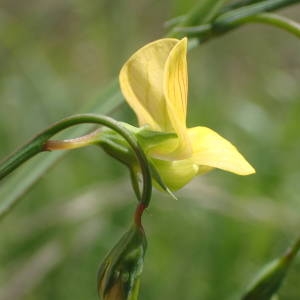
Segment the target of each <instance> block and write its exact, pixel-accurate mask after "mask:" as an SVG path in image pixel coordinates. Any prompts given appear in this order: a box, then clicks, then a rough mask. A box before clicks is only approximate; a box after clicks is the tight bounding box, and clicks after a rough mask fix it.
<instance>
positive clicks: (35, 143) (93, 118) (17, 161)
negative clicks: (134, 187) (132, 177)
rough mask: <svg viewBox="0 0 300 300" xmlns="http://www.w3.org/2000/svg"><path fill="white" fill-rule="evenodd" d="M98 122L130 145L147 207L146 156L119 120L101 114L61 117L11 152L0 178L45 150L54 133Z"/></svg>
mask: <svg viewBox="0 0 300 300" xmlns="http://www.w3.org/2000/svg"><path fill="white" fill-rule="evenodd" d="M87 123H89V124H100V125H103V126H106V127H109V128H111V129H113V130H114V131H116V132H117V133H119V134H120V135H121V136H122V137H123V138H124V139H125V140H126V141H127V142H128V144H129V145H130V146H131V148H132V150H133V151H134V153H135V155H136V157H137V160H138V162H139V164H140V167H141V173H142V177H143V190H142V196H141V202H142V203H143V204H144V205H145V206H146V207H147V206H148V205H149V202H150V199H151V192H152V181H151V173H150V168H149V164H148V161H147V158H146V156H145V154H144V152H143V150H142V149H141V147H140V146H139V144H138V142H137V140H136V138H135V137H134V135H133V134H132V133H131V132H130V131H128V130H127V129H126V128H124V127H123V126H122V125H121V124H120V123H119V122H117V121H115V120H114V119H112V118H110V117H106V116H101V115H94V114H80V115H74V116H71V117H69V118H66V119H63V120H61V121H59V122H57V123H55V124H54V125H52V126H50V127H49V128H47V129H46V130H44V131H43V132H41V133H40V134H38V135H37V136H36V137H35V138H33V139H32V140H31V141H30V142H28V143H27V144H26V145H24V146H23V147H22V148H21V149H19V150H18V151H16V152H15V153H13V154H12V155H11V156H10V157H8V158H7V159H6V160H5V161H4V162H3V163H2V164H1V165H0V180H1V179H2V178H4V177H5V176H6V175H8V174H9V173H11V172H12V171H14V170H15V169H16V168H17V167H19V166H20V165H21V164H23V163H24V162H25V161H27V160H29V159H30V158H32V157H33V156H35V155H36V154H38V153H40V152H42V151H45V148H44V146H45V143H46V142H47V141H48V140H49V139H50V138H51V137H52V136H54V135H55V134H57V133H59V132H60V131H62V130H64V129H66V128H69V127H71V126H74V125H78V124H87Z"/></svg>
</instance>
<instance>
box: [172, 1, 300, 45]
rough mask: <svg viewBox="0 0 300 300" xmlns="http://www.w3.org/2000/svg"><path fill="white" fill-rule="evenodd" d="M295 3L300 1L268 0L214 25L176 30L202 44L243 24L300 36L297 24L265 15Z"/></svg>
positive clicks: (226, 15)
mask: <svg viewBox="0 0 300 300" xmlns="http://www.w3.org/2000/svg"><path fill="white" fill-rule="evenodd" d="M295 3H300V0H267V1H263V2H259V3H254V4H252V5H249V6H247V7H243V8H239V9H236V10H233V11H231V12H228V13H224V14H222V15H220V16H219V17H217V18H216V19H215V21H214V22H213V23H208V24H203V25H200V26H194V27H183V28H176V30H177V32H179V33H180V34H181V35H186V36H188V37H190V38H197V39H199V40H200V42H205V41H207V40H208V39H211V38H213V37H217V36H220V35H222V34H225V33H227V32H228V31H230V30H233V29H235V28H237V27H238V26H241V25H243V24H246V23H249V22H258V23H265V24H270V25H273V26H276V27H279V28H281V29H284V30H286V31H288V32H290V33H292V34H294V35H296V36H299V30H300V29H299V24H297V23H296V22H294V21H291V20H289V19H287V18H285V17H281V16H277V15H274V14H271V13H264V12H265V11H272V10H275V9H278V8H281V7H283V6H287V5H291V4H295Z"/></svg>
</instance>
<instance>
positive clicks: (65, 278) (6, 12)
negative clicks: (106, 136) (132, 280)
mask: <svg viewBox="0 0 300 300" xmlns="http://www.w3.org/2000/svg"><path fill="white" fill-rule="evenodd" d="M195 3H196V1H191V0H189V1H187V0H176V1H167V0H166V1H159V0H140V1H134V0H128V1H121V0H114V1H110V0H99V1H96V0H90V1H84V0H75V1H58V0H54V1H46V0H42V1H36V0H28V1H17V0H1V3H0V66H1V68H0V104H1V106H0V141H1V142H0V145H1V146H0V158H3V157H5V156H6V155H8V154H9V153H11V152H12V151H13V150H15V149H16V148H17V147H18V146H20V145H21V144H23V143H25V142H26V141H27V140H28V139H29V138H31V137H32V136H33V135H34V134H36V133H37V132H39V131H40V130H42V129H43V128H45V127H46V126H48V125H49V124H51V123H53V122H55V121H57V120H59V119H61V118H62V117H65V116H68V115H71V114H74V113H77V112H85V111H84V109H83V108H82V107H83V105H84V104H85V103H87V102H88V101H91V100H93V99H94V100H97V98H98V97H99V95H100V94H101V90H102V89H103V88H104V87H105V86H107V84H109V83H110V82H111V80H112V79H114V78H116V76H117V74H118V72H119V70H120V68H121V66H122V64H123V63H124V61H125V60H126V59H127V58H128V57H129V56H130V55H131V54H132V53H133V52H134V51H135V50H136V49H138V48H139V47H141V46H142V45H144V44H145V43H147V42H149V41H152V40H154V39H157V38H160V37H162V36H163V35H164V34H165V29H164V28H163V24H164V22H165V21H166V20H168V19H169V18H171V17H174V16H178V15H181V14H184V13H186V12H187V11H188V10H189V9H190V8H191V7H192V6H193V4H195ZM281 13H282V14H283V15H286V16H289V17H291V18H293V19H294V20H299V19H300V7H299V5H298V6H294V7H292V8H290V9H285V10H283V11H282V12H281ZM299 53H300V43H299V40H297V39H296V38H295V37H294V36H291V35H289V34H288V33H285V32H282V31H280V30H278V29H275V28H270V27H267V26H264V25H248V26H245V27H243V28H241V29H238V30H235V31H234V32H232V33H230V34H227V35H225V36H223V37H221V38H218V39H215V40H213V41H210V42H208V43H206V44H203V45H202V46H200V47H198V48H196V49H194V50H193V51H192V52H190V53H189V55H188V61H189V86H190V89H189V116H188V124H189V126H195V125H205V126H208V127H210V128H212V129H214V130H216V131H217V132H219V133H220V134H222V135H223V136H225V137H226V138H227V139H229V140H230V141H232V142H233V143H234V144H235V145H237V147H238V148H239V149H240V151H241V152H242V153H243V154H244V155H245V157H246V158H247V159H248V160H249V161H250V162H251V163H252V165H253V166H254V167H255V168H256V171H257V174H255V175H253V176H249V177H239V176H235V175H232V174H229V173H225V172H221V171H213V172H211V173H209V174H207V175H205V176H203V177H198V178H196V179H194V181H193V182H192V183H191V184H189V185H188V186H186V187H185V188H184V189H182V190H181V191H180V192H178V193H176V194H177V195H178V198H179V201H174V200H173V199H171V198H169V197H168V196H165V195H163V194H162V193H159V192H154V197H153V200H152V203H151V207H150V209H149V210H148V213H147V214H145V217H144V224H145V228H146V232H147V236H148V242H149V247H148V253H147V256H146V262H145V268H144V274H143V280H142V286H141V295H140V299H143V300H150V299H173V300H182V299H188V300H193V299H205V300H220V299H222V300H227V299H228V300H231V299H238V296H239V295H240V294H241V292H242V291H243V289H244V288H245V287H246V286H247V284H248V283H249V281H250V280H251V279H252V277H253V275H254V274H255V273H256V272H257V271H258V270H259V269H260V267H261V266H262V265H263V264H265V263H266V262H268V261H270V260H271V259H273V258H274V257H276V256H278V255H279V254H281V253H282V252H283V251H284V250H285V248H286V247H287V246H288V245H289V244H290V243H291V242H292V241H293V240H294V239H295V238H296V237H297V235H298V234H299V228H300V227H299V226H300V218H299V212H300V199H299V195H300V184H299V182H300V121H299V119H300V84H299V79H300V55H299ZM113 116H114V117H115V118H117V119H119V120H123V121H127V122H131V123H134V124H135V122H136V120H135V117H134V115H133V113H132V112H131V111H130V110H129V108H128V107H127V106H126V105H123V106H121V107H120V108H119V109H118V110H117V111H116V112H115V113H114V115H113ZM43 155H45V156H47V154H43ZM0 201H1V199H0ZM134 207H135V200H134V195H133V192H132V191H131V189H130V183H129V177H128V174H127V171H126V170H125V169H124V168H123V166H121V165H119V164H118V163H117V162H115V161H114V160H112V159H111V158H109V157H108V156H107V155H105V154H104V153H103V152H102V151H100V150H99V149H97V148H87V149H80V150H76V151H73V152H69V153H68V154H67V155H66V156H65V157H64V159H63V160H61V161H59V163H58V164H56V165H55V166H54V167H53V168H52V169H51V170H50V171H49V172H48V173H47V174H45V176H43V178H42V180H41V181H39V182H38V184H37V185H35V186H34V188H33V189H32V190H31V191H30V192H29V193H27V194H26V195H25V196H24V197H23V199H22V202H21V203H20V204H19V205H18V206H17V207H16V208H15V209H14V210H13V211H12V212H11V213H10V214H9V215H8V216H7V217H6V218H5V219H4V220H3V221H1V225H0V226H1V229H0V299H1V300H10V299H14V300H19V299H22V300H23V299H24V300H36V299H38V300H42V299H55V300H68V299H85V300H86V299H97V294H96V282H95V281H96V272H97V268H98V265H99V264H100V262H101V261H102V259H103V258H104V256H105V254H106V253H107V252H108V250H109V249H110V248H111V247H112V246H113V245H114V244H115V242H116V241H117V240H118V239H119V237H120V236H121V235H122V233H123V232H124V231H126V230H127V228H128V225H129V223H130V220H131V214H132V211H133V209H134ZM299 278H300V260H299V259H298V260H297V261H296V262H295V264H294V265H293V267H292V269H291V271H290V273H289V275H288V278H287V280H286V282H285V284H284V286H283V288H282V290H281V292H280V295H281V297H282V299H285V300H296V299H300V290H299V284H300V280H299Z"/></svg>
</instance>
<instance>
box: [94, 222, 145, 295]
mask: <svg viewBox="0 0 300 300" xmlns="http://www.w3.org/2000/svg"><path fill="white" fill-rule="evenodd" d="M146 248H147V241H146V236H145V233H144V230H143V228H142V227H139V226H137V225H136V224H134V225H132V227H131V228H130V229H129V231H128V232H126V233H125V234H124V235H123V236H122V238H121V239H120V240H119V242H118V243H117V244H116V245H115V247H114V248H113V249H112V250H111V251H110V252H109V254H108V255H107V256H106V258H105V260H104V262H103V263H102V264H101V266H100V268H99V271H98V293H99V296H100V297H101V298H102V299H103V300H137V297H138V292H139V285H140V276H141V273H142V270H143V264H144V255H145V252H146Z"/></svg>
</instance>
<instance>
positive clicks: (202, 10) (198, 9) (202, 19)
mask: <svg viewBox="0 0 300 300" xmlns="http://www.w3.org/2000/svg"><path fill="white" fill-rule="evenodd" d="M226 1H228V0H202V1H198V3H197V4H196V5H195V6H194V8H193V9H192V10H191V11H190V13H189V14H187V15H186V16H184V17H182V18H181V21H180V23H179V24H178V26H180V27H185V26H194V25H196V24H205V23H208V22H210V21H211V20H212V19H213V18H214V17H215V16H216V15H217V13H218V11H219V10H220V8H221V7H222V6H223V5H224V3H225V2H226ZM167 35H168V36H172V37H177V35H178V32H177V31H176V28H175V29H172V30H171V31H170V32H169V34H167Z"/></svg>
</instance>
